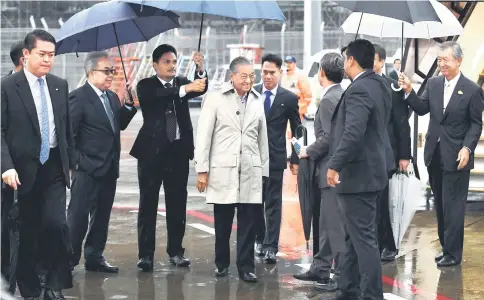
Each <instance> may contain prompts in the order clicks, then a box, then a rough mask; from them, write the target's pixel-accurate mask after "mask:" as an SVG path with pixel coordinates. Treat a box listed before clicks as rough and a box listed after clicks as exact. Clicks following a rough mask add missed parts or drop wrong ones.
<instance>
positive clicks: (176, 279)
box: [143, 273, 185, 300]
mask: <svg viewBox="0 0 484 300" xmlns="http://www.w3.org/2000/svg"><path fill="white" fill-rule="evenodd" d="M183 280H185V273H178V274H171V273H170V274H168V275H166V294H167V298H166V299H176V300H185V295H183ZM143 299H144V298H143Z"/></svg>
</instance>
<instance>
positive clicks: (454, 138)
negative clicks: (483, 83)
mask: <svg viewBox="0 0 484 300" xmlns="http://www.w3.org/2000/svg"><path fill="white" fill-rule="evenodd" d="M444 80H445V79H444V77H443V76H437V77H433V78H430V79H429V81H428V82H427V85H426V87H425V91H424V93H423V94H422V96H421V97H418V96H417V94H415V92H414V91H412V92H411V93H410V95H409V96H408V98H407V102H408V104H409V105H410V107H411V108H412V109H413V110H414V111H415V112H416V113H417V114H418V115H420V116H423V115H425V114H427V113H429V112H430V121H429V128H428V131H427V135H426V137H425V138H426V142H425V150H424V160H425V165H426V166H427V168H428V172H429V181H430V186H431V188H432V192H433V194H434V203H435V210H436V213H437V222H438V232H439V240H440V244H441V245H442V249H443V252H444V255H450V256H452V258H454V259H455V260H456V261H457V262H459V263H460V262H461V260H462V248H463V242H464V215H465V206H466V203H467V194H468V190H469V177H470V170H471V169H473V168H474V150H475V149H476V146H477V143H478V141H479V138H480V136H481V132H482V110H483V101H484V97H483V93H482V90H481V88H480V87H479V86H478V85H477V84H475V83H474V82H472V81H470V80H469V79H468V78H467V77H465V76H464V75H463V74H461V75H460V78H459V80H458V81H457V83H456V85H455V88H454V91H453V93H452V96H451V97H450V101H449V103H448V104H447V107H446V108H445V112H444V96H443V95H444ZM439 139H440V141H439ZM462 147H467V148H468V149H469V150H470V152H471V153H470V155H469V162H468V163H467V165H466V166H465V167H464V168H463V169H462V170H457V166H458V164H459V162H458V161H456V159H457V156H458V153H459V151H460V150H461V149H462Z"/></svg>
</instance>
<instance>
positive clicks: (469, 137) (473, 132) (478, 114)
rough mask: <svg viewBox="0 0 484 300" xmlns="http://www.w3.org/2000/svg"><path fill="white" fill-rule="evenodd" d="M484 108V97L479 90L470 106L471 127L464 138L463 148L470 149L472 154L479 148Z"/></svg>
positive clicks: (473, 96) (472, 97)
mask: <svg viewBox="0 0 484 300" xmlns="http://www.w3.org/2000/svg"><path fill="white" fill-rule="evenodd" d="M483 106H484V96H483V92H482V89H480V88H478V89H477V91H476V92H475V93H474V95H472V96H471V100H470V105H469V119H470V126H469V129H468V130H467V133H466V136H465V138H464V144H463V146H465V147H467V148H469V150H471V152H474V150H475V149H476V147H477V143H478V142H479V138H480V137H481V133H482V110H483Z"/></svg>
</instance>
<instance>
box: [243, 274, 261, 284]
mask: <svg viewBox="0 0 484 300" xmlns="http://www.w3.org/2000/svg"><path fill="white" fill-rule="evenodd" d="M239 278H240V279H242V280H243V281H245V282H250V283H256V282H257V276H255V274H254V273H251V272H245V273H243V274H239Z"/></svg>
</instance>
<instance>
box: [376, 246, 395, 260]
mask: <svg viewBox="0 0 484 300" xmlns="http://www.w3.org/2000/svg"><path fill="white" fill-rule="evenodd" d="M395 256H397V251H391V250H388V249H387V248H385V249H383V251H382V252H381V257H380V260H381V261H384V262H388V261H394V260H395Z"/></svg>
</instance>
